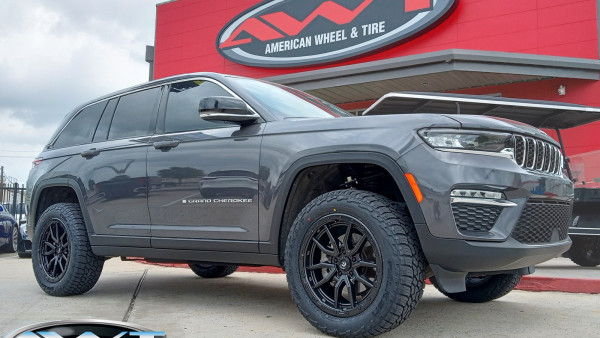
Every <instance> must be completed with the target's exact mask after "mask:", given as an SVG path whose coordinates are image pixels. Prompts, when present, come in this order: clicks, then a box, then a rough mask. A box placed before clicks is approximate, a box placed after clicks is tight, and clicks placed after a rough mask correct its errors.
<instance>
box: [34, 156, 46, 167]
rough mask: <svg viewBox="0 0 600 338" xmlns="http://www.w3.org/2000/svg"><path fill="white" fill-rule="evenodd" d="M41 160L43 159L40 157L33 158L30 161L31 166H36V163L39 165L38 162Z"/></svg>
mask: <svg viewBox="0 0 600 338" xmlns="http://www.w3.org/2000/svg"><path fill="white" fill-rule="evenodd" d="M43 160H44V159H43V158H40V157H38V158H36V159H35V160H33V162H31V168H35V167H37V166H38V165H40V163H42V161H43Z"/></svg>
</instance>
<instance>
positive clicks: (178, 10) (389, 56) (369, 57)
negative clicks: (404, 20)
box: [154, 0, 600, 155]
mask: <svg viewBox="0 0 600 338" xmlns="http://www.w3.org/2000/svg"><path fill="white" fill-rule="evenodd" d="M273 1H276V0H273ZM287 1H301V0H287ZM377 1H382V0H370V1H364V0H363V1H360V0H334V1H306V2H304V3H305V4H306V6H313V7H314V8H307V11H309V12H310V11H313V12H314V10H315V9H316V8H317V7H316V6H317V4H322V3H324V2H329V3H330V4H329V5H332V4H331V3H334V5H339V6H343V7H345V8H347V9H348V10H349V11H351V10H354V9H355V8H358V6H360V5H363V6H376V5H378V4H377ZM398 1H399V2H404V4H405V10H406V11H409V10H412V9H414V8H419V7H423V6H434V5H435V4H436V3H437V1H441V0H398ZM266 3H269V1H262V2H261V1H259V0H221V1H214V0H176V1H171V2H167V3H163V4H160V5H158V6H157V20H156V41H155V56H154V76H155V78H162V77H166V76H171V75H176V74H181V73H190V72H200V71H202V72H204V71H211V72H219V73H227V74H235V75H242V76H248V77H253V78H265V79H268V80H271V81H275V82H279V83H283V84H286V85H289V86H293V87H296V88H299V89H302V90H305V91H307V92H310V93H312V94H313V95H315V96H319V97H322V98H323V99H326V100H329V101H331V102H333V103H335V104H338V105H340V106H341V107H343V108H346V109H349V110H355V111H360V110H361V109H365V108H366V107H368V106H369V105H370V104H371V103H373V102H374V101H375V100H376V99H378V98H379V97H380V96H381V95H382V94H385V93H387V92H391V91H400V90H409V91H443V92H459V93H466V94H488V95H489V94H493V95H502V96H504V97H514V98H527V99H538V100H551V101H562V102H569V103H577V104H584V105H591V106H598V107H600V81H599V74H600V61H599V50H600V47H599V46H600V41H599V30H600V28H599V21H598V17H599V14H598V13H599V10H600V6H599V3H600V1H599V0H504V1H497V0H456V1H454V5H453V8H452V9H451V10H450V11H449V12H448V13H447V14H446V15H445V16H444V17H442V18H441V19H439V20H438V21H437V22H436V24H434V25H431V26H430V27H428V28H427V29H425V30H423V31H421V32H420V33H419V34H417V35H416V36H413V37H412V38H409V39H405V40H402V41H400V42H397V43H395V44H391V45H389V46H387V47H383V48H379V49H377V50H376V51H371V52H369V53H367V54H364V55H359V56H354V57H352V58H349V59H343V60H340V61H335V62H330V63H327V64H316V65H303V66H297V67H287V68H271V67H263V66H249V65H244V64H240V63H237V62H235V61H232V60H230V59H228V58H226V57H224V56H223V54H222V53H219V51H218V45H219V43H218V42H217V39H218V37H219V33H220V32H221V31H222V30H223V28H224V27H225V26H226V25H227V24H228V23H230V22H231V21H232V20H234V19H235V18H236V17H239V16H240V14H241V13H244V12H246V11H248V10H249V9H251V8H255V6H257V5H264V4H266ZM384 11H385V8H383V9H382V13H383V12H384ZM317 14H318V13H317ZM290 15H291V16H293V13H292V14H290ZM358 15H360V14H358ZM264 18H265V17H262V18H259V20H258V21H261V22H260V24H261V25H267V26H269V27H270V28H271V29H274V30H275V31H277V32H279V33H280V34H281V36H284V35H286V29H281V27H279V28H278V27H277V26H276V25H273V24H272V22H270V21H268V20H263V19H264ZM295 19H296V20H297V21H298V22H304V23H306V22H308V21H302V20H308V17H306V16H304V17H302V16H300V17H295ZM313 19H314V21H315V22H317V21H318V20H321V22H326V21H327V20H329V21H331V20H330V19H329V18H327V17H326V16H325V17H324V16H322V15H321V16H319V15H316V16H315V17H314V18H313ZM311 20H312V19H311ZM238 33H240V35H239V37H240V39H242V38H245V39H255V40H256V39H257V38H256V37H255V36H253V35H252V34H251V33H252V32H250V33H248V32H244V31H243V29H242V30H241V31H239V32H238ZM281 39H282V40H283V39H285V38H281ZM273 41H275V42H276V41H278V40H277V39H275V40H273ZM559 89H561V90H559ZM563 89H564V92H563V91H562V90H563ZM549 133H550V134H551V135H552V133H553V132H552V131H549ZM563 136H564V139H565V144H566V146H567V152H568V155H575V154H581V153H587V152H591V151H595V150H598V149H600V124H599V123H595V124H593V125H588V126H584V127H579V128H575V129H572V130H568V131H566V132H564V134H563Z"/></svg>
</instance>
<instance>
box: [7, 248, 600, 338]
mask: <svg viewBox="0 0 600 338" xmlns="http://www.w3.org/2000/svg"><path fill="white" fill-rule="evenodd" d="M562 262H563V261H562V260H561V261H558V263H557V264H559V265H560V264H562ZM547 264H549V267H548V268H542V269H538V272H537V273H540V272H541V271H548V273H553V272H552V270H553V269H555V268H553V266H555V264H551V263H547ZM540 270H541V271H540ZM566 270H569V269H568V267H567V269H566ZM599 270H600V269H598V268H596V270H590V271H591V272H585V273H586V274H587V273H592V274H595V273H598V271H599ZM586 271H587V270H586ZM573 273H575V272H573ZM577 273H578V272H577ZM142 277H143V281H142V283H141V287H140V289H139V293H138V294H137V298H136V300H135V304H133V305H132V302H131V301H132V297H133V295H134V292H135V290H136V287H137V285H138V283H139V282H140V280H141V279H142ZM0 308H1V310H2V316H0V335H3V334H6V333H8V332H9V331H12V330H13V329H16V328H18V327H22V326H25V325H28V324H33V323H36V322H40V321H47V320H59V319H76V318H100V319H109V320H118V321H122V320H123V319H124V318H126V317H128V321H129V322H131V323H135V324H139V325H142V326H146V327H148V328H150V329H154V330H160V331H166V333H167V335H168V336H169V337H235V336H242V335H243V336H251V337H259V336H260V337H265V336H267V337H271V336H273V337H275V336H286V337H314V336H322V335H321V334H320V332H319V331H317V330H316V329H314V328H313V327H312V326H311V325H310V324H308V322H307V321H305V320H304V318H303V317H302V316H301V315H300V313H299V312H298V310H297V309H296V307H295V305H294V304H293V302H292V300H291V299H290V296H289V292H288V288H287V284H286V280H285V275H282V274H261V273H248V272H237V273H235V274H233V275H232V276H230V277H227V278H223V279H216V280H210V279H201V278H199V277H196V276H195V275H194V274H193V273H192V272H191V271H189V270H188V269H176V268H165V267H160V266H153V265H146V264H138V263H134V262H121V261H119V260H118V259H111V260H109V261H107V262H106V265H105V268H104V271H103V274H102V276H101V278H100V281H99V282H98V284H97V285H96V287H94V289H92V290H91V291H90V292H89V293H87V294H84V295H81V296H74V297H67V298H55V297H50V296H47V295H46V294H44V293H43V292H42V291H41V289H40V288H39V287H38V285H37V283H36V281H35V278H34V276H33V271H32V269H31V261H30V260H28V259H25V260H24V259H18V258H16V255H15V254H1V255H0ZM598 323H600V295H589V294H567V293H560V292H545V293H533V292H525V291H513V292H511V293H510V294H509V295H508V296H506V297H504V298H502V299H499V300H496V301H494V302H490V303H485V304H463V303H458V302H454V301H451V300H449V299H447V298H445V297H444V296H442V295H441V294H440V293H439V292H437V291H436V290H435V289H434V288H433V287H432V286H430V285H429V286H427V287H426V288H425V295H424V296H423V299H422V300H421V303H420V304H419V307H418V308H417V310H416V311H415V312H413V314H412V316H411V317H410V318H409V319H408V321H407V322H405V323H404V324H403V325H401V326H400V327H399V328H397V329H396V330H394V331H392V332H390V333H388V334H386V335H384V337H400V336H410V337H438V336H444V337H475V336H482V335H485V336H506V337H509V336H515V335H519V336H524V337H561V336H567V335H568V336H572V337H579V336H594V335H596V334H598Z"/></svg>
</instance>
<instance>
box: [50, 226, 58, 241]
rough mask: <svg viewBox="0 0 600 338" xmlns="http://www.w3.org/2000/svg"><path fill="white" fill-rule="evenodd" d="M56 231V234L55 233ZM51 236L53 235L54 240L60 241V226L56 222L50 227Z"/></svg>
mask: <svg viewBox="0 0 600 338" xmlns="http://www.w3.org/2000/svg"><path fill="white" fill-rule="evenodd" d="M55 231H56V234H54V232H55ZM50 237H52V240H54V241H55V242H58V226H57V225H56V224H52V225H51V227H50Z"/></svg>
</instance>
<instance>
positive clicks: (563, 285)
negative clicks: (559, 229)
mask: <svg viewBox="0 0 600 338" xmlns="http://www.w3.org/2000/svg"><path fill="white" fill-rule="evenodd" d="M138 262H139V263H142V264H150V265H159V266H164V267H174V268H186V269H188V265H187V264H167V263H150V262H146V261H138ZM237 271H239V272H255V273H272V274H283V273H285V272H284V271H283V269H281V268H277V267H274V266H240V268H239V269H238V270H237ZM426 283H427V284H431V283H430V282H429V280H427V281H426ZM515 289H516V290H522V291H532V292H551V291H553V292H568V293H587V294H600V279H583V278H557V277H541V276H540V277H538V276H524V277H523V279H521V281H520V282H519V284H517V286H516V287H515Z"/></svg>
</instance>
